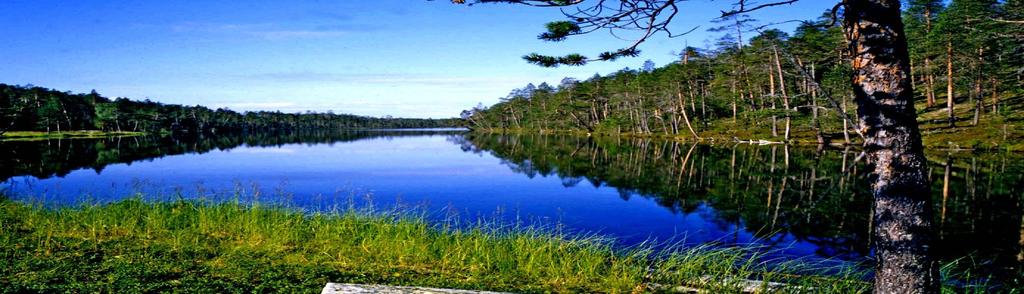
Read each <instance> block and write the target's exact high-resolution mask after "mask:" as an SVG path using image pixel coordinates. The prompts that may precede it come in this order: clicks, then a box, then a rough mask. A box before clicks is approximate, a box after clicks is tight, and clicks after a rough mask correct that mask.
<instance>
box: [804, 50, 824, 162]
mask: <svg viewBox="0 0 1024 294" xmlns="http://www.w3.org/2000/svg"><path fill="white" fill-rule="evenodd" d="M814 71H815V68H814V63H811V78H812V79H813V78H814V77H815V75H814V74H815V72H814ZM808 88H809V89H808V90H810V91H811V125H813V126H814V136H815V137H816V138H817V139H818V145H824V144H825V136H824V135H823V134H822V133H821V122H820V121H818V88H817V87H814V88H810V87H808Z"/></svg>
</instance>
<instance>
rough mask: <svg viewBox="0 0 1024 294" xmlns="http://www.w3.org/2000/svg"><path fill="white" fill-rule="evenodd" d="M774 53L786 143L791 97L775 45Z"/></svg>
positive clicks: (773, 47) (787, 139) (789, 121)
mask: <svg viewBox="0 0 1024 294" xmlns="http://www.w3.org/2000/svg"><path fill="white" fill-rule="evenodd" d="M772 51H774V52H775V67H776V68H777V69H778V70H779V91H780V92H781V93H782V107H783V108H785V109H786V133H785V136H784V138H785V140H786V142H789V129H790V127H789V126H790V123H791V121H792V118H790V117H789V95H787V94H786V78H785V77H783V76H782V61H781V60H779V49H778V48H776V46H774V45H773V46H772ZM908 58H909V57H908Z"/></svg>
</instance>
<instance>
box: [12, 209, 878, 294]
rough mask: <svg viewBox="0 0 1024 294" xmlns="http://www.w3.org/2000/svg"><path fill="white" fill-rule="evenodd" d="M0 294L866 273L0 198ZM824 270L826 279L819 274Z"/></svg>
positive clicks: (644, 286) (840, 277)
mask: <svg viewBox="0 0 1024 294" xmlns="http://www.w3.org/2000/svg"><path fill="white" fill-rule="evenodd" d="M0 248H2V249H0V292H26V291H28V292H164V291H204V292H206V291H209V292H268V291H274V292H278V291H282V292H315V291H318V290H319V288H320V287H323V285H324V283H326V282H350V283H381V284H391V285H415V286H431V287H450V288H461V289H480V290H497V291H513V292H612V293H623V292H665V291H671V290H673V289H676V290H678V289H677V288H676V287H678V286H685V287H689V288H697V289H704V290H708V291H710V292H712V293H722V292H739V291H740V290H741V289H742V288H744V287H751V286H752V285H748V284H749V283H748V282H747V279H757V280H762V281H767V282H784V283H786V285H774V284H771V285H770V284H766V283H762V284H753V287H761V288H762V290H767V288H768V287H773V288H775V287H779V288H777V289H775V290H777V291H781V292H815V293H858V292H866V291H868V290H869V288H870V285H869V284H868V283H865V282H863V275H862V274H863V273H862V272H858V271H854V270H843V269H839V270H837V269H831V268H820V267H818V265H815V264H808V263H806V262H803V261H799V260H798V261H773V262H766V260H765V259H766V255H765V253H763V251H762V250H758V249H757V248H719V247H710V246H698V247H688V248H678V249H672V250H654V249H653V246H645V245H641V246H635V247H631V248H628V249H622V248H618V247H616V246H614V244H613V242H612V241H611V240H608V239H606V238H602V237H600V236H586V235H584V236H578V235H571V236H570V235H562V234H559V233H557V232H555V231H553V230H545V229H541V228H536V227H525V226H511V227H508V226H498V225H488V224H480V225H473V226H454V225H450V224H431V223H429V222H427V221H426V220H425V218H424V217H423V216H421V215H416V214H408V213H394V212H380V211H370V210H365V209H357V208H352V207H349V208H344V209H337V210H334V211H329V212H317V213H309V212H304V211H301V210H297V209H293V208H288V207H283V206H270V205H261V204H242V203H238V202H226V203H225V202H221V203H213V202H204V201H172V202H146V201H142V200H139V199H131V200H124V201H119V202H115V203H109V204H102V205H83V206H78V207H72V208H45V207H42V206H39V205H32V204H25V203H21V202H14V201H10V200H0ZM825 272H828V273H829V274H828V275H825V274H824V273H825Z"/></svg>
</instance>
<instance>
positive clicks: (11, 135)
mask: <svg viewBox="0 0 1024 294" xmlns="http://www.w3.org/2000/svg"><path fill="white" fill-rule="evenodd" d="M143 134H144V133H142V132H104V131H65V132H32V131H14V132H6V133H3V135H0V141H13V140H19V141H30V140H45V139H62V138H104V137H119V136H139V135H143Z"/></svg>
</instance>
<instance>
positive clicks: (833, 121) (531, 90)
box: [462, 0, 1024, 151]
mask: <svg viewBox="0 0 1024 294" xmlns="http://www.w3.org/2000/svg"><path fill="white" fill-rule="evenodd" d="M1022 18H1024V1H1004V2H998V1H953V2H952V3H951V4H948V5H947V4H944V1H938V0H916V1H907V5H906V6H905V7H904V10H903V22H904V23H905V24H906V31H907V37H908V39H909V45H910V48H909V50H910V55H911V63H912V66H911V71H912V75H911V76H912V80H913V87H914V89H915V92H916V93H917V97H915V101H916V103H915V104H916V105H915V108H916V109H917V110H918V112H917V116H918V122H919V124H920V125H921V133H922V135H923V140H924V144H925V145H926V146H927V147H929V148H932V149H935V148H940V149H1003V150H1014V151H1021V150H1024V45H1022V44H1024V26H1021V25H1019V24H1013V23H1007V22H1001V21H999V20H1001V19H1022ZM717 25H718V27H716V28H713V29H712V31H713V32H721V33H722V34H723V36H722V38H721V39H719V40H718V41H717V42H716V43H715V44H714V45H712V46H709V47H708V48H694V47H686V48H683V49H681V50H680V52H679V59H678V61H676V62H673V63H671V64H668V65H666V66H663V67H656V66H655V65H654V63H653V62H650V61H648V62H645V63H644V64H643V66H642V67H641V68H640V69H629V68H626V69H623V70H621V71H618V72H615V73H611V74H608V75H605V76H600V75H594V76H593V77H591V78H589V79H586V80H582V81H580V80H576V79H572V78H566V79H563V80H562V81H561V83H560V84H558V85H549V84H546V83H545V84H540V85H537V86H535V85H533V84H530V85H528V86H526V87H524V88H521V89H515V90H513V91H512V92H511V93H510V94H509V95H508V96H506V97H505V98H503V99H502V100H501V102H499V103H497V104H495V105H492V106H489V107H488V106H484V105H478V106H477V107H474V108H472V109H469V110H465V111H463V112H462V118H464V119H466V120H467V124H468V125H469V126H470V127H471V128H473V129H474V130H477V131H483V132H521V133H530V132H535V133H552V132H555V133H578V134H623V135H628V136H650V137H671V138H678V139H686V140H695V141H707V140H711V139H714V141H716V142H722V141H728V142H731V141H754V142H761V141H769V142H788V143H791V144H833V145H860V144H861V143H862V142H863V139H862V138H861V137H860V136H859V132H860V131H859V130H858V129H859V128H860V127H859V126H858V123H857V122H856V118H857V115H856V113H855V110H856V107H855V105H856V103H854V102H855V101H853V89H852V87H851V83H850V77H851V76H852V67H851V64H852V63H851V60H850V59H851V54H850V52H849V46H848V43H847V40H846V38H844V35H843V31H842V29H841V27H840V26H838V25H837V24H835V23H832V22H831V21H830V19H829V16H828V15H825V16H823V17H821V18H819V19H817V20H813V21H808V22H806V23H804V24H802V25H800V26H798V27H797V28H796V30H795V31H794V32H793V33H792V35H791V34H788V33H786V32H783V31H780V30H775V29H767V30H765V29H764V27H758V26H757V21H756V20H754V19H751V18H749V16H743V15H736V16H730V17H727V18H724V19H722V20H721V21H719V22H717ZM748 32H753V33H752V34H753V35H752V36H750V37H747V38H749V39H744V37H746V35H744V33H748Z"/></svg>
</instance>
